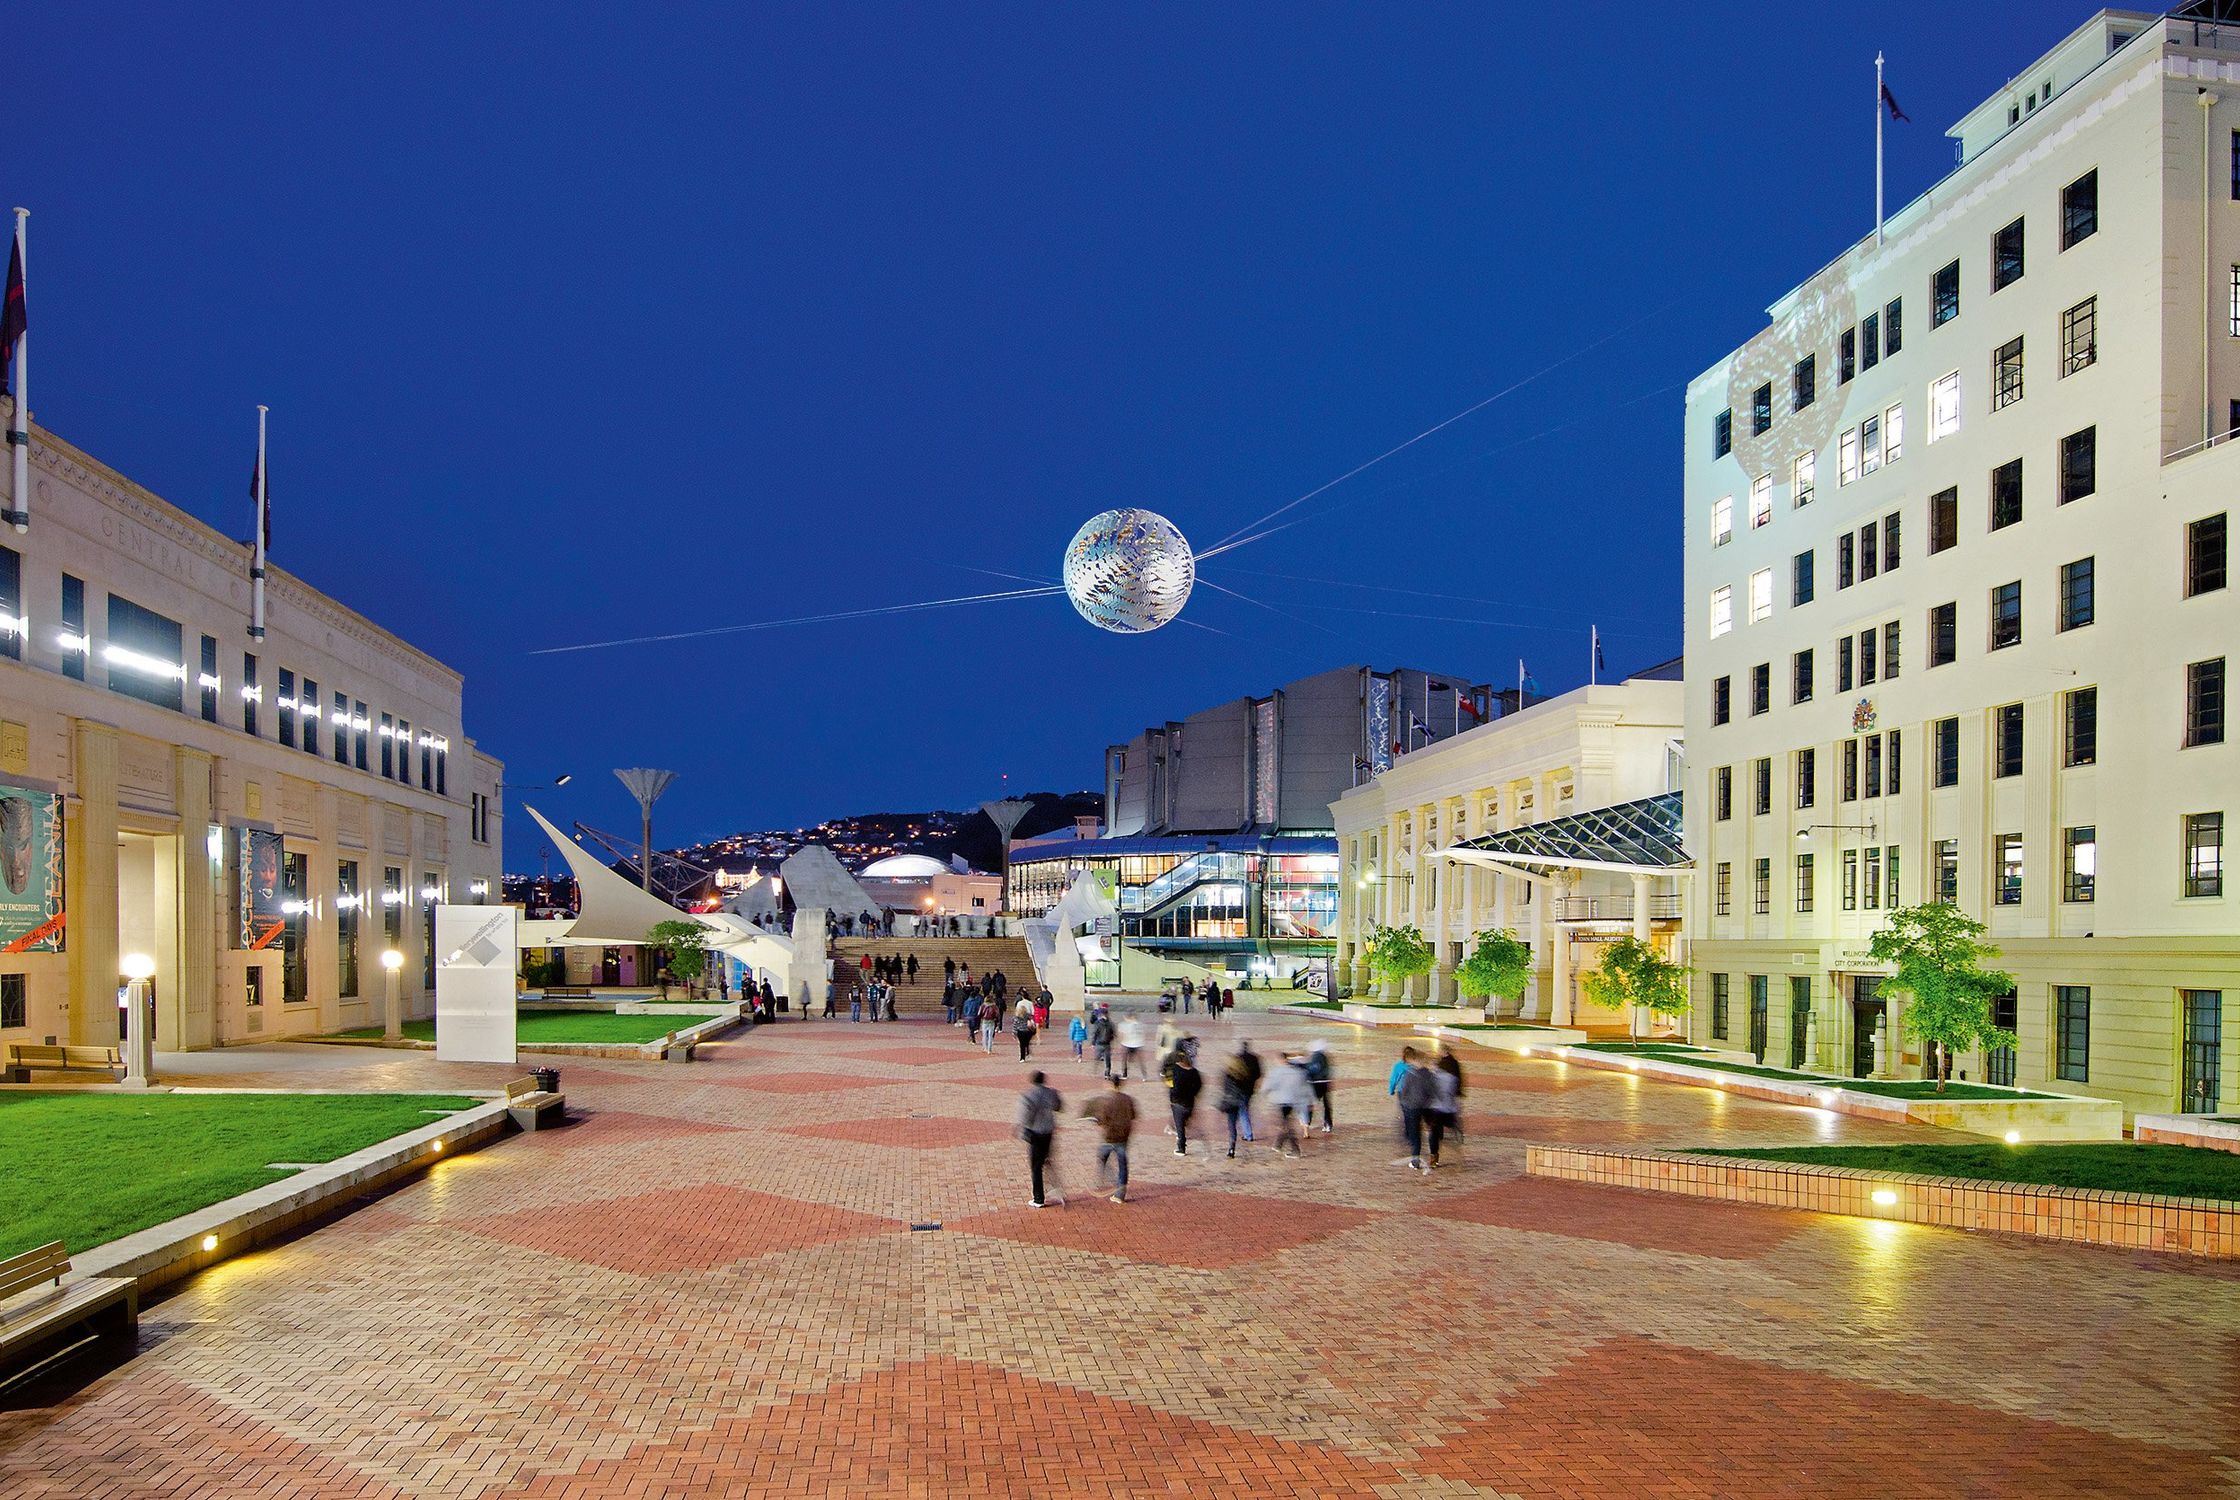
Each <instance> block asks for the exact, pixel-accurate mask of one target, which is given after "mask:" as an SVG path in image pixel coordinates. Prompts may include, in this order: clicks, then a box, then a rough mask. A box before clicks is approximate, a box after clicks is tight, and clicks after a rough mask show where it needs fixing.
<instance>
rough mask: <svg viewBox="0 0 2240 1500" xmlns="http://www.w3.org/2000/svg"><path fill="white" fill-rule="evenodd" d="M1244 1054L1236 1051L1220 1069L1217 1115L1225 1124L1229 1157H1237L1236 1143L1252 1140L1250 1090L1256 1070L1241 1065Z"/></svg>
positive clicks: (1243, 1064) (1254, 1081)
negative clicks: (1219, 1106)
mask: <svg viewBox="0 0 2240 1500" xmlns="http://www.w3.org/2000/svg"><path fill="white" fill-rule="evenodd" d="M1246 1056H1247V1054H1246V1053H1244V1052H1239V1053H1238V1054H1237V1055H1236V1056H1235V1057H1232V1058H1230V1059H1229V1065H1228V1066H1227V1067H1225V1068H1223V1069H1222V1070H1221V1113H1222V1116H1223V1118H1225V1119H1227V1120H1228V1122H1229V1154H1230V1155H1231V1156H1235V1155H1236V1154H1237V1141H1238V1140H1239V1139H1240V1134H1241V1138H1242V1139H1244V1140H1247V1141H1249V1140H1251V1139H1252V1091H1253V1089H1254V1088H1255V1087H1257V1086H1258V1084H1259V1074H1258V1072H1257V1071H1254V1070H1251V1069H1248V1068H1247V1067H1246V1066H1245V1058H1246Z"/></svg>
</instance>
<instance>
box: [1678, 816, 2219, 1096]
mask: <svg viewBox="0 0 2240 1500" xmlns="http://www.w3.org/2000/svg"><path fill="white" fill-rule="evenodd" d="M1804 858H1806V859H1808V860H1809V859H1810V858H1811V856H1809V855H1806V856H1804ZM1709 977H1710V980H1711V1038H1712V1040H1713V1041H1721V1042H1723V1041H1726V1040H1728V1039H1729V1031H1730V1029H1731V1027H1732V1024H1733V1015H1732V1005H1731V999H1732V976H1731V975H1727V974H1712V975H1710V976H1709ZM1743 977H1744V979H1745V981H1746V982H1747V984H1748V986H1749V993H1750V1027H1751V1033H1752V1035H1751V1041H1752V1043H1753V1045H1754V1048H1755V1049H1756V1050H1758V1051H1759V1054H1760V1056H1763V1047H1764V1045H1765V1041H1766V1032H1767V1030H1768V1027H1767V994H1768V988H1769V985H1768V979H1767V976H1766V975H1763V974H1747V975H1745V976H1743ZM2050 999H2051V1002H2052V1006H2051V1009H2052V1015H2051V1020H2052V1023H2053V1024H2052V1031H2053V1075H2054V1077H2056V1078H2059V1079H2061V1080H2063V1081H2065V1082H2069V1083H2089V1082H2090V1081H2091V1077H2092V1066H2091V1065H2092V989H2091V987H2090V986H2089V985H2082V984H2057V985H2054V986H2053V987H2052V993H2051V996H2050ZM2221 999H2222V996H2221V995H2220V994H2219V993H2218V992H2217V991H2214V990H2184V991H2181V992H2180V1002H2181V1004H2182V1006H2183V1008H2184V1012H2183V1013H2184V1016H2185V1019H2186V1022H2187V1025H2188V1030H2189V1032H2190V1031H2191V1029H2192V1028H2193V1026H2194V1024H2195V1017H2196V1015H2197V1014H2198V1013H2200V1012H2201V1011H2202V1010H2203V1009H2204V1001H2206V1002H2207V1008H2208V1009H2209V1010H2210V1011H2212V1012H2214V1011H2215V1010H2217V1009H2218V1008H2219V1006H2218V1002H2219V1001H2221ZM2015 1012H2016V1005H2015V996H2014V993H2013V992H2012V991H2009V992H2008V993H2007V994H2005V995H2003V996H1999V997H1997V998H1996V999H1994V1000H1993V1002H1992V1019H1993V1020H1994V1022H1996V1023H1997V1024H1998V1025H2000V1026H2002V1027H2004V1028H2005V1029H2007V1030H2012V1029H2014V1022H2015ZM1811 1015H1812V979H1811V976H1810V975H1806V974H1792V975H1790V976H1789V1066H1790V1067H1792V1068H1801V1067H1803V1066H1804V1065H1805V1061H1806V1058H1805V1046H1806V1037H1807V1034H1808V1031H1809V1028H1810V1025H1811V1021H1810V1018H1811ZM2190 1039H2191V1038H2190V1036H2189V1040H2190ZM1985 1062H1986V1063H1987V1065H1988V1066H1987V1069H1986V1074H1987V1077H1988V1078H1989V1080H1990V1081H1991V1082H1994V1083H2007V1084H2011V1083H2013V1082H2014V1056H2013V1053H2012V1052H2011V1051H2009V1050H2008V1049H2004V1048H2002V1049H1999V1051H1997V1052H1994V1053H1993V1054H1991V1055H1990V1056H1988V1057H1986V1058H1985ZM2209 1107H2211V1108H2214V1107H2215V1100H2214V1098H2213V1097H2212V1098H2211V1099H2210V1102H2209Z"/></svg>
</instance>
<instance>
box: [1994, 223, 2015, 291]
mask: <svg viewBox="0 0 2240 1500" xmlns="http://www.w3.org/2000/svg"><path fill="white" fill-rule="evenodd" d="M2021 279H2022V221H2021V220H2020V219H2017V220H2015V221H2014V222H2013V223H2012V224H2009V225H2008V226H2007V227H2006V228H2004V229H2002V230H2000V231H1999V232H1998V233H1997V234H1994V235H1993V236H1991V290H1993V291H1995V292H1996V291H1999V290H2000V289H2002V288H2004V287H2010V286H2013V285H2014V284H2015V283H2016V282H2018V281H2020V280H2021Z"/></svg>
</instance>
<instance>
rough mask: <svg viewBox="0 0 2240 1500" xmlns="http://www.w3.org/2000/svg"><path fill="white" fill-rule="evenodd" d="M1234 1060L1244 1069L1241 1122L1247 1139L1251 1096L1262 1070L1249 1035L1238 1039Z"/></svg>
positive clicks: (1250, 1133) (1250, 1124) (1249, 1125)
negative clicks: (1242, 1115)
mask: <svg viewBox="0 0 2240 1500" xmlns="http://www.w3.org/2000/svg"><path fill="white" fill-rule="evenodd" d="M1236 1061H1237V1062H1238V1063H1239V1064H1240V1065H1242V1067H1243V1069H1244V1119H1243V1121H1242V1124H1243V1127H1244V1138H1245V1139H1246V1140H1248V1141H1249V1140H1251V1139H1252V1096H1253V1095H1254V1094H1255V1093H1256V1092H1258V1091H1259V1088H1260V1078H1261V1074H1262V1073H1263V1071H1264V1069H1263V1067H1262V1065H1261V1062H1260V1054H1259V1053H1257V1052H1255V1051H1253V1050H1252V1039H1251V1038H1250V1037H1244V1038H1241V1039H1239V1040H1238V1042H1237V1057H1236Z"/></svg>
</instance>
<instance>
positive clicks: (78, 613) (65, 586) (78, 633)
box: [62, 573, 93, 682]
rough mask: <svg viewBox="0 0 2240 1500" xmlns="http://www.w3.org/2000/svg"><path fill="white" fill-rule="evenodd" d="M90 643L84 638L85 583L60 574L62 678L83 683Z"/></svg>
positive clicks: (90, 648)
mask: <svg viewBox="0 0 2240 1500" xmlns="http://www.w3.org/2000/svg"><path fill="white" fill-rule="evenodd" d="M92 650H93V642H92V641H91V640H90V639H88V638H87V636H86V581H85V580H84V579H83V578H73V577H71V576H70V575H69V574H68V573H65V574H63V575H62V675H63V676H65V677H71V678H75V679H77V680H78V681H79V682H83V681H85V680H86V657H87V656H88V655H90V654H91V653H92Z"/></svg>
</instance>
